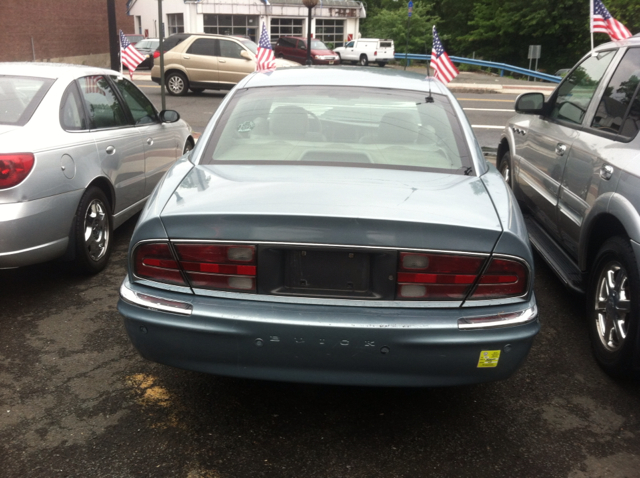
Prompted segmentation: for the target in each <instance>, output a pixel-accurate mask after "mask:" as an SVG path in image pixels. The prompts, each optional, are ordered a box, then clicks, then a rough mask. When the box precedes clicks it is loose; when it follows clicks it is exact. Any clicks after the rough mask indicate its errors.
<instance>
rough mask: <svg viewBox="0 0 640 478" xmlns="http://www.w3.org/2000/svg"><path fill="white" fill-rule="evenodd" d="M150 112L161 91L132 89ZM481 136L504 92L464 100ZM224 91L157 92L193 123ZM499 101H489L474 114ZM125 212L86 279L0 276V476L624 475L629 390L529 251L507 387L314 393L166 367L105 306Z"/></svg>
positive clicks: (639, 393) (632, 472) (496, 116)
mask: <svg viewBox="0 0 640 478" xmlns="http://www.w3.org/2000/svg"><path fill="white" fill-rule="evenodd" d="M137 83H139V85H140V86H141V87H142V88H143V90H144V91H145V93H147V94H148V95H149V97H150V98H151V99H152V100H153V101H154V102H155V103H156V105H159V102H160V101H159V89H158V87H157V86H155V85H154V84H152V83H150V82H144V81H140V82H137ZM457 96H458V98H459V100H460V102H461V104H462V105H463V107H464V108H465V109H466V110H467V115H468V116H469V119H470V121H471V123H472V124H474V125H475V127H476V128H475V131H476V134H477V135H478V138H479V140H480V143H481V145H482V146H491V145H495V142H496V141H497V140H496V138H497V137H499V126H500V125H501V124H503V123H504V121H505V119H506V118H507V117H508V116H509V115H510V114H511V113H510V111H509V109H510V108H511V107H512V102H513V99H514V98H515V95H502V94H495V93H492V94H484V95H483V94H477V93H459V94H458V95H457ZM222 99H223V94H222V93H215V92H205V93H203V94H201V95H188V96H186V97H184V98H175V97H168V98H167V107H168V108H173V109H176V110H178V111H179V112H180V113H181V115H182V117H183V118H184V119H186V120H187V121H188V122H189V123H190V124H191V125H192V126H193V127H194V130H195V131H198V132H202V131H203V130H204V127H205V126H206V123H207V121H208V119H209V118H210V117H211V114H213V112H214V111H215V109H216V108H217V106H218V105H219V104H220V102H221V101H222ZM490 109H493V110H506V111H486V110H490ZM135 220H136V218H133V219H132V220H130V221H129V222H127V223H126V224H125V225H124V226H123V227H122V228H120V229H118V230H117V231H116V232H115V241H116V244H115V250H114V253H113V255H112V258H111V262H110V264H109V266H108V267H107V269H106V270H105V271H104V272H103V273H101V274H99V275H97V276H93V277H82V276H78V275H76V274H75V273H74V272H73V271H72V270H71V269H70V268H69V267H68V266H67V265H65V264H61V263H55V262H54V263H49V264H42V265H38V266H32V267H26V268H23V269H17V270H4V271H0V285H1V287H0V300H1V301H2V307H1V308H0V310H1V312H0V328H1V333H0V476H2V477H4V476H6V477H11V478H13V477H51V476H65V477H143V476H149V477H184V478H199V477H202V478H222V477H225V478H226V477H253V476H269V477H271V476H273V477H384V478H390V477H416V476H424V477H486V476H491V477H570V478H579V477H613V478H622V477H629V478H632V477H637V476H639V473H638V470H639V469H640V419H639V418H638V414H639V413H640V383H638V382H624V381H615V380H613V379H611V378H609V377H608V376H606V375H605V374H604V373H602V372H601V371H600V369H599V368H598V366H597V365H596V363H595V361H594V360H593V358H592V356H591V351H590V349H589V342H588V337H587V329H586V324H585V323H584V320H583V315H584V314H583V310H584V306H583V302H582V298H581V297H579V296H575V295H573V294H571V293H569V292H568V291H567V290H566V289H564V288H563V287H562V285H561V283H560V282H559V281H558V280H557V279H556V278H555V276H554V275H553V273H552V272H551V270H550V269H549V268H548V267H547V266H546V265H545V264H544V263H543V262H542V261H541V260H537V261H536V264H535V265H536V277H535V281H536V283H535V291H536V295H537V300H538V306H539V310H540V318H541V322H542V330H541V333H540V334H539V335H538V337H537V338H536V340H535V343H534V346H533V348H532V350H531V353H530V355H529V357H528V359H527V361H526V362H525V364H524V366H523V367H522V368H521V369H520V370H519V371H518V372H517V373H516V374H515V375H514V376H513V377H511V378H510V379H509V380H506V381H502V382H496V383H488V384H482V385H476V386H467V387H454V388H443V389H381V388H351V387H327V386H309V385H296V384H285V383H267V382H260V381H249V380H238V379H231V378H224V377H216V376H209V375H205V374H199V373H194V372H188V371H182V370H177V369H172V368H168V367H165V366H161V365H158V364H155V363H151V362H147V361H145V360H144V359H142V358H141V357H140V356H138V355H137V353H136V352H135V351H134V349H133V347H132V346H131V344H130V342H129V340H128V338H127V336H126V334H125V331H124V327H123V325H122V319H121V317H120V315H119V314H118V312H117V310H116V308H115V306H116V302H117V296H118V287H119V285H120V283H121V281H122V279H123V277H124V275H125V273H126V252H127V246H128V241H129V238H130V236H131V233H132V231H133V227H134V225H135Z"/></svg>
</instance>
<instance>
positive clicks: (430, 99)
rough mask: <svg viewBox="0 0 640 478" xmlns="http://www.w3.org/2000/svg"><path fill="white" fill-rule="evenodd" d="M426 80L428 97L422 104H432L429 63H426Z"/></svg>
mask: <svg viewBox="0 0 640 478" xmlns="http://www.w3.org/2000/svg"><path fill="white" fill-rule="evenodd" d="M427 80H428V81H429V96H427V97H426V98H425V99H424V102H425V103H433V102H434V100H433V96H431V69H430V68H429V61H427Z"/></svg>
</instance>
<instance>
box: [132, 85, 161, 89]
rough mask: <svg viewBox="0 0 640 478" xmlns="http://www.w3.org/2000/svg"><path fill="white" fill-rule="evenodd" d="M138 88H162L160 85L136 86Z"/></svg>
mask: <svg viewBox="0 0 640 478" xmlns="http://www.w3.org/2000/svg"><path fill="white" fill-rule="evenodd" d="M136 86H137V87H138V88H160V85H136Z"/></svg>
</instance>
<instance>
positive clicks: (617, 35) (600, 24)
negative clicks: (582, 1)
mask: <svg viewBox="0 0 640 478" xmlns="http://www.w3.org/2000/svg"><path fill="white" fill-rule="evenodd" d="M592 1H593V16H592V17H591V32H592V33H597V32H601V33H607V34H608V35H609V36H610V37H611V39H612V40H624V39H625V38H629V37H630V36H631V32H630V31H629V30H627V27H625V26H624V25H623V24H622V23H620V22H619V21H618V20H616V19H615V18H613V17H612V16H611V14H610V13H609V10H607V8H606V7H605V6H604V4H603V3H602V2H601V0H592Z"/></svg>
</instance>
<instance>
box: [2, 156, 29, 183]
mask: <svg viewBox="0 0 640 478" xmlns="http://www.w3.org/2000/svg"><path fill="white" fill-rule="evenodd" d="M34 162H35V157H34V156H33V154H31V153H13V154H0V189H7V188H12V187H13V186H17V185H18V184H20V183H21V182H22V181H24V179H25V178H26V177H27V176H28V175H29V173H30V172H31V170H32V169H33V163H34Z"/></svg>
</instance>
